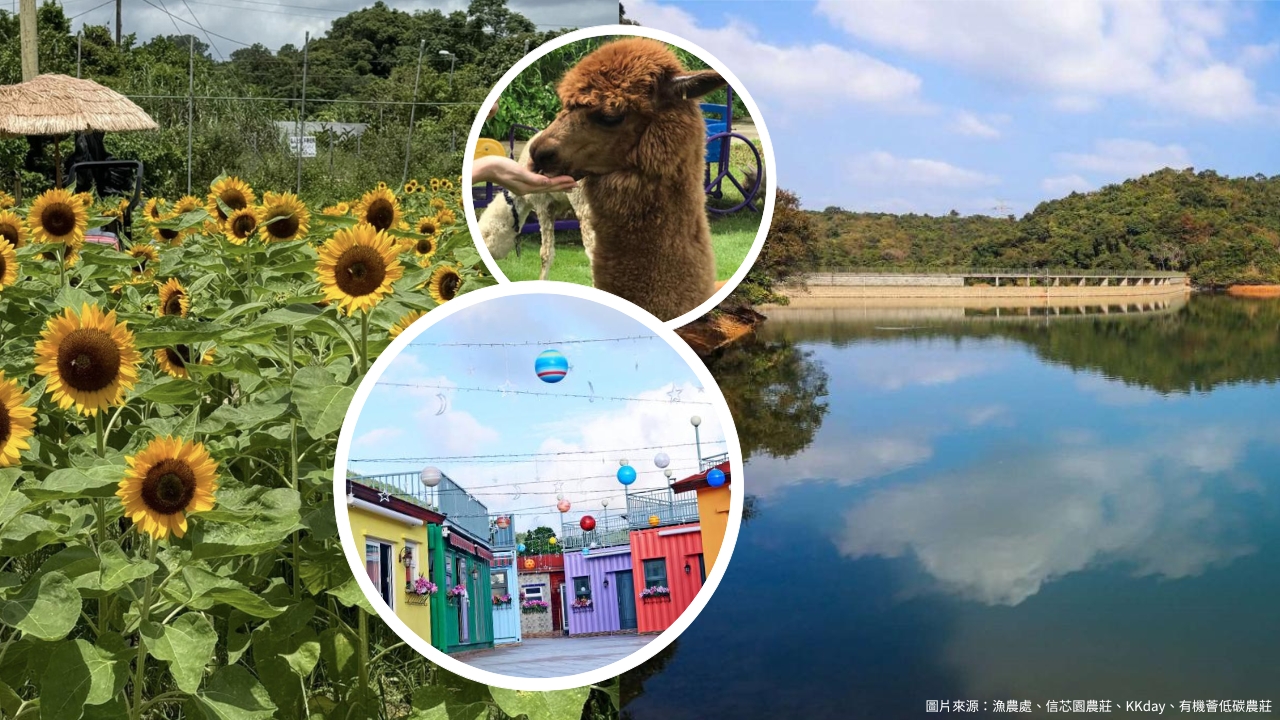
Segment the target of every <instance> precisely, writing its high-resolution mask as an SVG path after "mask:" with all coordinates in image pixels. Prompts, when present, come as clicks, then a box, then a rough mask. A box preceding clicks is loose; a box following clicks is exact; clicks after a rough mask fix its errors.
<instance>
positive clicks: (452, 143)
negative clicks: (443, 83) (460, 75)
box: [440, 50, 458, 154]
mask: <svg viewBox="0 0 1280 720" xmlns="http://www.w3.org/2000/svg"><path fill="white" fill-rule="evenodd" d="M440 54H441V55H448V56H449V95H450V96H452V95H453V67H454V66H455V65H457V64H458V56H457V55H454V54H453V53H451V52H449V51H448V50H441V51H440ZM457 150H458V129H457V128H454V129H452V130H450V135H449V152H450V154H452V153H454V152H457Z"/></svg>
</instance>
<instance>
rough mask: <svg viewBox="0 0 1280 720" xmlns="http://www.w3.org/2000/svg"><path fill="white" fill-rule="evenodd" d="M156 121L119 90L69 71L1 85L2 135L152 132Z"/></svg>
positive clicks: (59, 174)
mask: <svg viewBox="0 0 1280 720" xmlns="http://www.w3.org/2000/svg"><path fill="white" fill-rule="evenodd" d="M156 127H157V125H156V121H155V120H152V119H151V116H150V115H148V114H147V113H146V112H145V111H143V109H142V108H140V107H138V106H137V105H135V104H134V103H133V101H132V100H130V99H129V98H127V97H125V96H123V95H121V94H120V93H118V92H116V91H114V90H111V89H110V88H106V87H103V86H101V85H99V84H98V83H96V82H94V81H92V80H81V79H79V78H73V77H69V76H67V75H58V74H53V73H50V74H48V75H40V76H37V77H35V78H33V79H31V80H28V81H26V82H24V83H18V84H17V85H4V86H0V133H3V134H7V135H53V136H55V137H59V138H60V137H62V136H64V135H71V134H73V133H81V132H90V131H95V130H97V131H102V132H121V131H125V130H154V129H156ZM54 154H55V156H57V158H58V160H57V170H56V173H57V175H58V177H57V183H58V185H61V184H62V157H61V152H60V151H59V149H58V143H57V142H56V141H55V142H54Z"/></svg>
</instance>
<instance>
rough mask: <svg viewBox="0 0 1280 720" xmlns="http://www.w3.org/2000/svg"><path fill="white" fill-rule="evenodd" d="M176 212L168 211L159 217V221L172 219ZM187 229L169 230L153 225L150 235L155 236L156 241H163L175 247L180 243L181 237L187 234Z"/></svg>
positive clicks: (175, 216)
mask: <svg viewBox="0 0 1280 720" xmlns="http://www.w3.org/2000/svg"><path fill="white" fill-rule="evenodd" d="M178 217H179V215H178V214H177V213H168V214H166V215H165V216H164V217H162V218H160V220H161V221H168V220H174V219H176V218H178ZM188 232H189V230H169V229H167V228H161V227H155V226H152V228H151V237H153V238H155V241H156V242H158V243H164V244H166V245H171V246H174V247H177V246H178V245H181V244H182V241H183V239H184V238H185V237H186V236H187V233H188Z"/></svg>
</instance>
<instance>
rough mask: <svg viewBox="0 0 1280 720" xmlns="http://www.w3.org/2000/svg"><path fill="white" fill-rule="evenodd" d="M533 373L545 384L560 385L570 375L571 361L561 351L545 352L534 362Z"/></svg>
mask: <svg viewBox="0 0 1280 720" xmlns="http://www.w3.org/2000/svg"><path fill="white" fill-rule="evenodd" d="M533 371H534V372H536V373H538V379H539V380H541V381H542V382H545V383H558V382H560V381H561V380H563V379H564V376H565V375H568V374H569V361H568V360H567V359H566V358H565V356H564V354H563V353H561V352H560V351H559V350H543V351H542V352H541V353H539V354H538V359H537V360H534V361H533Z"/></svg>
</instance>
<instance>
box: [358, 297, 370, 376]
mask: <svg viewBox="0 0 1280 720" xmlns="http://www.w3.org/2000/svg"><path fill="white" fill-rule="evenodd" d="M367 372H369V311H368V310H365V311H364V312H363V313H362V314H361V315H360V374H361V375H364V374H365V373H367Z"/></svg>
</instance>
